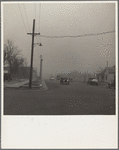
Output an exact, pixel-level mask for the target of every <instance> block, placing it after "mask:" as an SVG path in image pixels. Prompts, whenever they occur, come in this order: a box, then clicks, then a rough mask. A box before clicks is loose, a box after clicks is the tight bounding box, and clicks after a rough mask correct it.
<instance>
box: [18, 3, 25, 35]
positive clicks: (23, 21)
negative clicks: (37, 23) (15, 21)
mask: <svg viewBox="0 0 119 150" xmlns="http://www.w3.org/2000/svg"><path fill="white" fill-rule="evenodd" d="M18 6H19V11H20V14H21V18H22V21H23V24H24V27H25V30H26V32H27V28H26V25H25V22H24V19H23V16H22V13H21V9H20V5H19V4H18Z"/></svg>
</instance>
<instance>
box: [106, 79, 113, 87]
mask: <svg viewBox="0 0 119 150" xmlns="http://www.w3.org/2000/svg"><path fill="white" fill-rule="evenodd" d="M107 86H108V88H111V87H114V88H115V80H111V81H110V82H109V83H108V84H107Z"/></svg>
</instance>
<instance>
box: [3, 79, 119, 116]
mask: <svg viewBox="0 0 119 150" xmlns="http://www.w3.org/2000/svg"><path fill="white" fill-rule="evenodd" d="M46 85H47V86H48V90H44V91H40V90H25V89H24V90H23V89H19V90H18V89H17V90H16V89H8V90H4V115H114V114H115V112H116V111H115V90H114V89H113V88H112V89H109V88H107V87H106V86H105V85H99V86H94V85H87V84H86V83H84V82H71V83H70V85H60V84H59V81H52V82H50V81H46Z"/></svg>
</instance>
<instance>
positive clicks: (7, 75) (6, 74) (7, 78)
mask: <svg viewBox="0 0 119 150" xmlns="http://www.w3.org/2000/svg"><path fill="white" fill-rule="evenodd" d="M5 80H7V81H8V82H10V81H11V80H12V77H11V75H10V73H4V81H5Z"/></svg>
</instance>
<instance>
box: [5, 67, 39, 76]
mask: <svg viewBox="0 0 119 150" xmlns="http://www.w3.org/2000/svg"><path fill="white" fill-rule="evenodd" d="M6 71H8V72H9V71H10V69H9V67H4V72H6ZM29 76H30V67H19V68H18V71H17V73H15V74H12V78H18V79H29ZM32 77H33V78H35V77H37V70H36V69H33V75H32Z"/></svg>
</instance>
